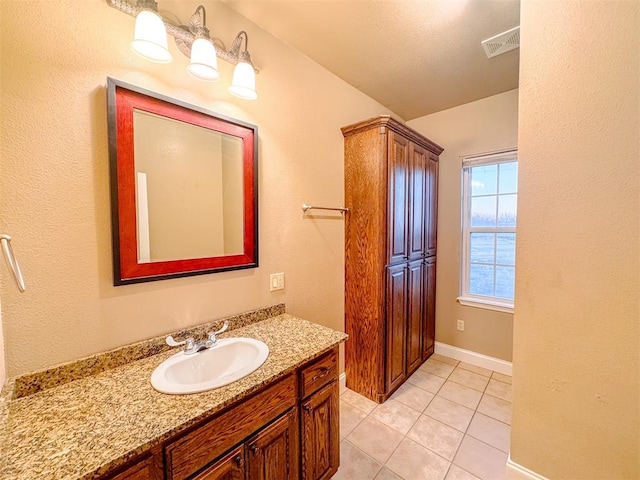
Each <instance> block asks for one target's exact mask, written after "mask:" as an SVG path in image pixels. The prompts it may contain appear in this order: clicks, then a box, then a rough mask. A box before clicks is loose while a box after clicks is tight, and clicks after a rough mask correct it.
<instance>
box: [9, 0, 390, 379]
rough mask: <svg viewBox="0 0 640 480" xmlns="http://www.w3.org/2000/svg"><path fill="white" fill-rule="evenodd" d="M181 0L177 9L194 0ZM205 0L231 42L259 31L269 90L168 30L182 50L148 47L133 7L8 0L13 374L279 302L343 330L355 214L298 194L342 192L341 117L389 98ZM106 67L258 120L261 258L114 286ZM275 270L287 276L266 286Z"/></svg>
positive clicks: (259, 57)
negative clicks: (16, 282)
mask: <svg viewBox="0 0 640 480" xmlns="http://www.w3.org/2000/svg"><path fill="white" fill-rule="evenodd" d="M169 4H170V7H166V8H169V9H170V10H171V12H170V13H172V14H174V15H173V16H172V17H171V18H172V20H174V21H177V20H181V23H187V22H188V19H189V17H190V15H191V14H192V13H193V9H194V8H195V7H196V6H197V3H194V2H169ZM203 4H204V6H205V7H206V9H207V19H208V27H209V28H210V30H211V32H212V35H214V36H216V37H220V38H222V39H223V40H224V41H225V42H226V43H227V47H229V45H230V44H231V42H232V40H233V38H234V37H235V35H236V34H237V33H238V32H239V31H240V30H246V31H247V33H248V35H249V38H250V39H251V42H250V45H251V47H250V51H251V57H252V59H253V60H254V62H255V63H256V65H257V66H258V68H260V70H261V73H260V74H259V75H258V76H257V90H258V95H259V98H258V100H256V101H253V102H251V101H243V100H240V99H237V98H235V97H233V96H231V95H230V94H229V93H227V90H226V89H227V86H228V85H229V83H230V81H231V76H232V66H231V65H230V64H228V63H226V62H224V61H219V67H220V69H221V74H222V79H221V80H220V81H219V82H217V83H208V82H200V81H198V80H196V79H194V78H192V77H190V76H189V75H188V74H187V72H186V66H187V63H188V59H187V58H186V57H185V56H183V55H182V54H181V53H180V52H179V51H178V49H177V48H176V46H175V44H174V42H173V38H172V37H169V48H170V50H171V52H172V54H173V56H174V61H173V63H172V64H170V65H158V64H154V63H151V62H148V61H145V60H144V59H141V58H139V57H137V56H136V55H135V54H133V53H132V52H131V50H130V49H129V45H128V43H129V41H130V40H131V38H132V35H133V30H134V21H135V20H134V18H133V17H130V16H128V15H125V14H124V13H121V12H119V11H117V10H115V9H113V8H110V7H109V6H108V5H107V4H106V2H105V1H104V0H92V1H81V2H78V1H75V0H74V1H72V0H61V1H56V2H55V4H54V5H52V4H50V3H49V2H5V1H2V2H0V22H1V23H0V27H1V28H0V48H2V57H1V62H2V71H1V74H2V78H1V80H2V97H1V101H2V104H1V106H0V113H1V116H0V121H1V122H2V131H1V132H0V135H1V146H0V148H1V155H2V157H1V162H2V164H1V168H2V177H1V178H0V191H2V198H1V199H0V225H3V228H5V229H6V231H7V232H10V233H11V235H12V237H13V239H14V242H13V246H14V249H15V251H16V255H17V256H18V258H19V259H20V262H21V266H22V270H23V273H24V275H25V279H26V282H27V285H28V290H27V292H26V293H25V294H22V295H21V294H19V293H17V291H16V290H15V289H14V288H13V287H12V285H11V284H10V283H9V281H10V279H9V278H8V276H7V273H6V271H5V270H6V269H0V270H2V273H1V274H2V275H3V276H2V282H1V285H0V297H2V302H3V308H4V311H3V320H4V334H5V340H6V356H7V373H8V375H10V376H15V375H18V374H21V373H25V372H29V371H33V370H36V369H40V368H44V367H47V366H50V365H53V364H57V363H60V362H65V361H69V360H72V359H76V358H79V357H82V356H86V355H89V354H92V353H96V352H100V351H104V350H108V349H111V348H114V347H117V346H119V345H123V344H127V343H131V342H134V341H137V340H140V339H144V338H149V337H152V336H156V335H162V334H164V333H167V332H170V331H174V330H177V329H180V328H183V327H186V326H190V325H195V324H198V323H202V322H205V321H210V320H214V319H216V318H220V317H224V316H227V315H230V314H234V313H239V312H243V311H246V310H250V309H254V308H258V307H262V306H267V305H272V304H275V303H280V302H285V303H286V304H287V311H288V312H290V313H292V314H294V315H297V316H300V317H303V318H306V319H308V320H311V321H314V322H317V323H320V324H323V325H326V326H329V327H332V328H335V329H338V330H343V328H344V224H343V219H342V217H341V216H340V215H337V216H336V218H330V219H324V218H316V219H310V218H303V215H302V210H301V205H302V204H303V203H305V202H306V203H310V204H313V203H317V204H321V205H323V204H327V205H340V204H341V203H342V202H343V199H344V180H343V176H344V168H343V138H342V134H341V132H340V127H342V126H344V125H347V124H350V123H354V122H357V121H359V120H362V119H365V118H368V117H373V116H376V115H380V114H391V113H392V112H390V111H388V110H387V109H385V108H383V107H382V106H381V105H379V104H378V103H377V102H375V101H373V100H372V99H370V98H369V97H367V96H365V95H364V94H362V93H361V92H359V91H357V90H356V89H355V88H353V87H351V86H350V85H347V84H346V83H345V82H343V81H342V80H340V79H339V78H337V77H336V76H335V75H333V74H331V73H329V72H328V71H327V70H325V69H323V68H322V67H320V66H319V65H318V64H316V63H314V62H312V61H311V60H310V59H308V58H307V57H305V56H304V55H302V54H301V53H299V52H297V51H295V50H293V49H292V48H291V47H289V46H288V45H286V44H284V43H283V42H281V41H280V40H278V39H276V38H275V37H273V36H272V35H270V34H269V33H267V32H266V31H264V30H262V29H260V28H259V27H257V26H256V25H254V24H252V23H251V22H249V21H248V20H247V19H245V18H244V17H241V16H240V15H238V14H236V13H235V12H233V11H232V10H230V9H229V8H228V7H226V6H225V5H224V4H223V3H221V2H218V1H211V0H209V1H204V2H203ZM160 8H161V9H162V8H163V6H162V2H161V6H160ZM176 16H177V17H178V18H175V17H176ZM107 76H112V77H114V78H117V79H120V80H123V81H125V82H128V83H132V84H135V85H137V86H140V87H143V88H146V89H149V90H153V91H156V92H158V93H161V94H164V95H167V96H170V97H174V98H178V99H180V100H182V101H185V102H189V103H193V104H197V105H200V106H202V107H204V108H207V109H210V110H213V111H216V112H219V113H222V114H224V115H228V116H231V117H235V118H239V119H241V120H244V121H247V122H250V123H253V124H256V125H258V127H259V131H258V135H259V140H258V142H259V143H258V145H259V166H258V177H259V241H260V243H259V249H260V250H259V251H260V259H259V260H260V267H259V268H257V269H251V270H240V271H235V272H224V273H216V274H211V275H202V276H197V277H190V278H181V279H173V280H163V281H158V282H151V283H146V284H137V285H127V286H121V287H113V283H112V281H113V280H112V267H111V227H110V204H109V159H108V148H107V145H108V144H107V108H106V90H105V85H106V78H107ZM274 272H285V275H286V289H285V290H284V291H279V292H273V293H271V292H269V273H274Z"/></svg>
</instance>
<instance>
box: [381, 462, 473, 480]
mask: <svg viewBox="0 0 640 480" xmlns="http://www.w3.org/2000/svg"><path fill="white" fill-rule="evenodd" d="M376 480H377V479H376ZM445 480H478V477H476V476H475V475H471V474H470V473H469V472H467V471H466V470H463V469H461V468H460V467H458V466H457V465H451V468H450V469H449V473H447V478H446V479H445Z"/></svg>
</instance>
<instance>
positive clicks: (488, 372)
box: [458, 362, 493, 377]
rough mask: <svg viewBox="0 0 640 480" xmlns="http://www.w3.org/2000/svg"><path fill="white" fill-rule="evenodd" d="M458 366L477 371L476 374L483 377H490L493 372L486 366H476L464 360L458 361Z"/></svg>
mask: <svg viewBox="0 0 640 480" xmlns="http://www.w3.org/2000/svg"><path fill="white" fill-rule="evenodd" d="M458 368H464V369H465V370H469V371H470V372H473V373H477V374H478V375H482V376H484V377H490V376H491V374H492V373H493V371H492V370H489V369H488V368H482V367H477V366H475V365H471V364H470V363H465V362H460V363H459V364H458Z"/></svg>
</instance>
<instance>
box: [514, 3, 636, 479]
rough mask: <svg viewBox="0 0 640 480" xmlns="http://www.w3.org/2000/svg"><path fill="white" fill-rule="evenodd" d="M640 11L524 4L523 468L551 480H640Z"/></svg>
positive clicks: (518, 447) (517, 364)
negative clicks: (578, 479) (639, 479)
mask: <svg viewBox="0 0 640 480" xmlns="http://www.w3.org/2000/svg"><path fill="white" fill-rule="evenodd" d="M639 8H640V4H639V3H638V2H637V1H618V2H542V1H538V0H523V2H522V44H521V56H520V59H521V66H520V72H521V75H520V82H521V83H520V113H519V137H518V146H519V153H520V172H519V175H520V178H519V188H520V197H519V202H518V203H519V207H518V210H519V211H518V238H517V254H516V255H517V260H516V263H517V265H518V268H517V271H516V309H515V318H514V349H513V350H514V354H513V369H514V377H513V388H514V398H513V423H512V434H511V458H512V460H513V461H515V462H516V463H518V464H520V465H523V466H525V467H527V468H529V469H531V470H533V471H535V472H537V473H539V474H541V475H544V476H545V477H548V478H551V479H577V478H580V479H613V478H615V479H637V478H640V438H639V435H640V409H639V408H638V406H639V405H640V391H639V389H640V375H639V372H640V330H639V328H640V303H639V301H640V278H639V274H640V248H639V247H640V239H639V230H640V215H639V211H640V209H639V207H640V196H639V195H640V161H639V159H640V145H639V142H640V138H639V135H640V98H639V92H640V82H639V80H640V63H639V61H640V12H639ZM612 25H613V26H615V27H614V28H611V26H612Z"/></svg>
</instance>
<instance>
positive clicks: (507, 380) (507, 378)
mask: <svg viewBox="0 0 640 480" xmlns="http://www.w3.org/2000/svg"><path fill="white" fill-rule="evenodd" d="M491 378H495V379H496V380H498V381H499V382H504V383H508V384H509V385H511V376H510V375H504V374H502V373H498V372H493V375H491Z"/></svg>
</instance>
